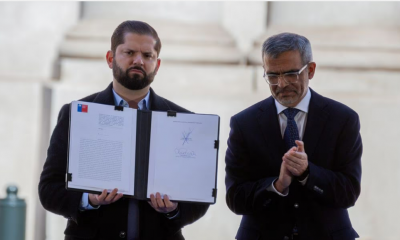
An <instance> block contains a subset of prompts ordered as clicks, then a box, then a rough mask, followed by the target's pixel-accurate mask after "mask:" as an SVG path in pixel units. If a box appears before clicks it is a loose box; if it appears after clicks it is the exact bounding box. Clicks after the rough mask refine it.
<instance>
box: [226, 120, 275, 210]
mask: <svg viewBox="0 0 400 240" xmlns="http://www.w3.org/2000/svg"><path fill="white" fill-rule="evenodd" d="M230 127H231V131H230V133H229V139H228V149H227V151H226V157H225V163H226V168H225V172H226V177H225V185H226V203H227V205H228V207H229V208H230V209H231V210H232V211H233V212H234V213H236V214H241V215H251V214H254V213H259V212H260V211H270V210H271V209H276V207H277V205H276V204H279V203H280V202H281V200H282V197H280V196H279V195H278V194H276V193H274V192H271V191H268V190H267V187H269V186H270V185H271V184H272V182H273V181H274V180H275V179H276V178H277V177H278V176H276V177H268V178H263V179H257V178H254V174H253V172H252V169H256V167H255V166H252V162H251V159H250V154H249V150H248V148H247V146H246V142H245V140H244V137H243V134H242V132H241V130H240V128H239V125H238V124H237V122H236V119H235V118H234V117H232V118H231V122H230Z"/></svg>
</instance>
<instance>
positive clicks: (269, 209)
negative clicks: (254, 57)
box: [225, 33, 362, 240]
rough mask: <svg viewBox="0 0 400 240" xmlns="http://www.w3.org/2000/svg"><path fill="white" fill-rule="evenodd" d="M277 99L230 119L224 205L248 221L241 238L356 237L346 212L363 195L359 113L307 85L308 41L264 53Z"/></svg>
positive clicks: (284, 42)
mask: <svg viewBox="0 0 400 240" xmlns="http://www.w3.org/2000/svg"><path fill="white" fill-rule="evenodd" d="M262 58H263V67H264V78H265V80H266V82H267V84H268V85H269V87H270V90H271V93H272V96H271V97H269V98H267V99H265V100H263V101H261V102H259V103H256V104H255V105H253V106H251V107H249V108H247V109H245V110H243V111H242V112H240V113H238V114H236V115H235V116H233V117H232V118H231V122H230V127H231V131H230V135H229V139H228V149H227V152H226V158H225V160H226V169H225V170H226V179H225V180H226V181H225V184H226V189H227V193H226V202H227V205H228V207H229V208H230V209H231V210H232V211H233V212H234V213H236V214H240V215H243V217H242V221H241V224H240V227H239V230H238V232H237V235H236V239H239V240H242V239H246V240H252V239H273V240H277V239H286V240H288V239H324V240H328V239H340V240H350V239H355V238H356V237H358V235H357V233H356V231H355V230H354V229H353V228H352V225H351V222H350V219H349V215H348V212H347V208H349V207H351V206H353V205H354V204H355V202H356V200H357V198H358V196H359V195H360V182H361V155H362V142H361V136H360V132H359V131H360V123H359V118H358V115H357V113H356V112H354V111H353V110H352V109H350V108H349V107H347V106H345V105H343V104H341V103H338V102H336V101H333V100H331V99H329V98H326V97H323V96H321V95H319V94H318V93H316V92H315V91H313V90H312V89H311V88H309V87H308V83H309V80H310V79H312V78H313V77H314V74H315V68H316V64H315V62H313V59H312V52H311V45H310V42H309V41H308V39H307V38H305V37H303V36H299V35H297V34H292V33H282V34H278V35H275V36H271V37H270V38H268V39H267V40H266V41H265V42H264V44H263V49H262Z"/></svg>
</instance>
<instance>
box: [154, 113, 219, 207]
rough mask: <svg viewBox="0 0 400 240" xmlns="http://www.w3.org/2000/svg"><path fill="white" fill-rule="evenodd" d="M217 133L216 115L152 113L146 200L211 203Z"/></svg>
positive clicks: (212, 199)
mask: <svg viewBox="0 0 400 240" xmlns="http://www.w3.org/2000/svg"><path fill="white" fill-rule="evenodd" d="M218 131H219V117H218V116H217V115H200V114H185V113H177V115H176V117H168V116H167V113H165V112H153V113H152V124H151V138H150V157H149V179H148V192H147V197H150V194H151V193H156V192H160V193H161V195H163V194H167V195H168V196H169V197H170V199H172V200H180V201H192V202H209V203H213V202H214V197H213V196H212V190H213V189H214V188H215V184H216V171H217V149H216V148H214V143H215V140H218V134H219V132H218Z"/></svg>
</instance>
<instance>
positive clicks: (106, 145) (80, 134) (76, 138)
mask: <svg viewBox="0 0 400 240" xmlns="http://www.w3.org/2000/svg"><path fill="white" fill-rule="evenodd" d="M124 110H125V111H116V110H115V109H114V106H108V105H102V104H96V103H87V102H77V101H74V102H72V103H71V124H70V136H69V137H70V139H69V142H70V145H69V171H68V172H69V173H72V181H71V182H69V183H68V187H69V188H78V189H88V190H94V191H102V190H103V189H108V190H109V191H111V190H112V189H114V188H118V192H119V193H124V194H130V195H133V188H134V174H135V165H134V161H133V160H134V157H135V147H136V121H137V120H136V116H137V111H136V110H133V109H128V108H125V109H124ZM127 110H129V111H127Z"/></svg>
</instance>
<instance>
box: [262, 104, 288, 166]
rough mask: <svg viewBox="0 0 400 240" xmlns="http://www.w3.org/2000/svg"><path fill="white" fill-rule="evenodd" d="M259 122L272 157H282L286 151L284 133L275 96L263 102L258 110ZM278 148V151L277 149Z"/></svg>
mask: <svg viewBox="0 0 400 240" xmlns="http://www.w3.org/2000/svg"><path fill="white" fill-rule="evenodd" d="M257 118H258V124H259V127H260V129H261V132H262V134H263V136H264V140H265V141H266V143H267V146H268V149H270V151H269V152H270V154H275V155H273V156H271V157H272V159H281V158H282V156H283V153H284V151H285V146H284V142H283V140H282V134H281V130H280V127H279V120H278V115H277V113H276V106H275V102H274V98H273V97H269V98H267V99H265V100H264V102H262V104H261V106H260V108H259V111H258V116H257ZM277 150H278V151H277Z"/></svg>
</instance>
